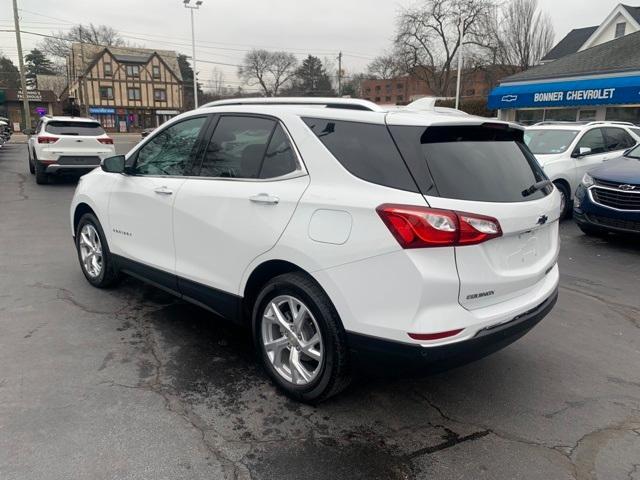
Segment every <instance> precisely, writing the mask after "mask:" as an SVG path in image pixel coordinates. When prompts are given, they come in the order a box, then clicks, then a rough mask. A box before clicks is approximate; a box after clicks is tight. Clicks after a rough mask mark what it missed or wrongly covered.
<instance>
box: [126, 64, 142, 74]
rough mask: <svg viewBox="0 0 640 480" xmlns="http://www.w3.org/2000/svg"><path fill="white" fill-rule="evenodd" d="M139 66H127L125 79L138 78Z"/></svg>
mask: <svg viewBox="0 0 640 480" xmlns="http://www.w3.org/2000/svg"><path fill="white" fill-rule="evenodd" d="M139 76H140V65H127V77H139Z"/></svg>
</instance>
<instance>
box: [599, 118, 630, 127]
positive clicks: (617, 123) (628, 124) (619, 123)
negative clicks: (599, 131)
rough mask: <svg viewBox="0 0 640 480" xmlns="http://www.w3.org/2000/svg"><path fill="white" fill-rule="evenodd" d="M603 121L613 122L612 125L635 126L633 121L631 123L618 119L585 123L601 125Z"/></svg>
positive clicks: (604, 121)
mask: <svg viewBox="0 0 640 480" xmlns="http://www.w3.org/2000/svg"><path fill="white" fill-rule="evenodd" d="M603 123H613V124H614V125H627V126H629V127H635V126H636V125H635V123H631V122H619V121H612V120H598V121H596V122H589V123H587V125H588V126H589V125H602V124H603Z"/></svg>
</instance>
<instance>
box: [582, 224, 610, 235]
mask: <svg viewBox="0 0 640 480" xmlns="http://www.w3.org/2000/svg"><path fill="white" fill-rule="evenodd" d="M578 228H579V229H580V230H582V233H584V234H585V235H587V236H589V237H604V236H606V235H607V234H608V232H607V231H606V230H603V229H602V228H598V227H594V226H593V225H587V224H584V223H578Z"/></svg>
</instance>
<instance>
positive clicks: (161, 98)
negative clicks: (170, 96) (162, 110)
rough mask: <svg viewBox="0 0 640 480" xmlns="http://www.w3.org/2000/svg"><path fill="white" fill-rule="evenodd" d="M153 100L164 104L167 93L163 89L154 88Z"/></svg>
mask: <svg viewBox="0 0 640 480" xmlns="http://www.w3.org/2000/svg"><path fill="white" fill-rule="evenodd" d="M153 99H154V100H155V101H156V102H166V101H167V91H166V90H165V89H164V88H156V89H155V90H154V91H153Z"/></svg>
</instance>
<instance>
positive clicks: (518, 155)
mask: <svg viewBox="0 0 640 480" xmlns="http://www.w3.org/2000/svg"><path fill="white" fill-rule="evenodd" d="M390 130H391V133H392V135H393V137H394V138H395V139H396V143H397V144H398V147H399V148H400V151H401V152H402V154H403V156H404V157H405V158H406V159H407V162H408V163H409V164H410V165H413V164H416V165H418V164H419V163H420V162H422V163H426V165H427V167H428V171H429V174H430V179H429V181H430V182H432V184H433V188H431V189H430V190H429V191H428V192H425V193H428V194H429V195H434V196H441V197H445V198H452V199H458V200H474V201H481V202H525V201H529V200H535V199H539V198H542V197H544V196H545V195H548V193H549V192H551V188H548V189H546V191H543V190H539V191H536V192H535V193H533V194H531V195H526V194H523V192H524V191H525V190H527V189H528V188H529V187H531V186H532V185H533V184H534V183H537V182H540V181H542V180H546V179H547V177H546V176H545V174H544V173H543V171H542V169H541V168H540V166H539V165H538V163H537V161H536V160H535V157H533V155H532V154H531V152H530V151H529V150H528V148H527V147H526V146H525V145H524V143H523V142H522V133H521V132H519V131H515V130H511V129H498V128H491V127H483V126H458V127H456V126H447V127H427V128H425V127H404V126H402V127H401V126H395V127H390ZM409 157H411V158H409Z"/></svg>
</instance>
